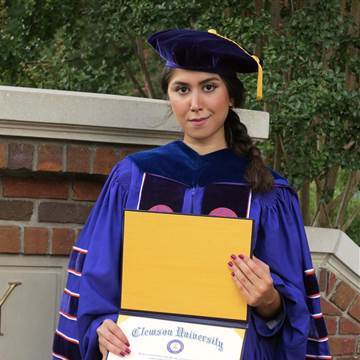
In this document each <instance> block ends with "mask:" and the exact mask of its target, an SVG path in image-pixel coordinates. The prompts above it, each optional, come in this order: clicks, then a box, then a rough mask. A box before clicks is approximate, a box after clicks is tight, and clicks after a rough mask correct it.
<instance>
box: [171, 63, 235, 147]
mask: <svg viewBox="0 0 360 360" xmlns="http://www.w3.org/2000/svg"><path fill="white" fill-rule="evenodd" d="M168 96H169V100H170V105H171V108H172V111H173V113H174V115H175V117H176V119H177V121H178V122H179V124H180V126H181V127H182V128H183V130H184V142H185V143H188V144H190V145H198V146H202V145H205V146H212V147H214V148H219V149H220V148H223V147H226V142H225V133H224V122H225V119H226V116H227V114H228V111H229V106H231V105H232V101H231V99H230V97H229V93H228V90H227V88H226V85H225V83H224V81H223V80H222V79H221V77H220V76H219V75H218V74H213V73H206V72H200V71H190V70H183V69H175V70H174V72H173V73H172V76H171V78H170V81H169V86H168Z"/></svg>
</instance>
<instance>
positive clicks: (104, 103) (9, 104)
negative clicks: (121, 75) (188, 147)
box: [0, 86, 269, 145]
mask: <svg viewBox="0 0 360 360" xmlns="http://www.w3.org/2000/svg"><path fill="white" fill-rule="evenodd" d="M236 111H237V112H238V113H239V115H240V117H241V119H242V121H243V122H244V124H245V125H246V126H247V128H248V131H249V134H250V136H252V137H254V138H258V139H266V138H268V135H269V113H267V112H264V111H255V110H246V109H236ZM0 135H6V136H23V137H39V138H51V139H53V138H56V139H64V138H67V139H69V140H83V141H99V142H108V143H129V144H142V145H162V144H165V143H168V142H169V141H172V140H174V139H178V138H180V137H181V136H182V135H181V131H180V128H179V126H178V124H177V122H176V121H175V119H174V117H173V116H170V112H169V103H168V101H166V100H159V99H148V98H139V97H131V96H121V95H108V94H96V93H86V92H76V91H63V90H48V89H34V88H26V87H14V86H0Z"/></svg>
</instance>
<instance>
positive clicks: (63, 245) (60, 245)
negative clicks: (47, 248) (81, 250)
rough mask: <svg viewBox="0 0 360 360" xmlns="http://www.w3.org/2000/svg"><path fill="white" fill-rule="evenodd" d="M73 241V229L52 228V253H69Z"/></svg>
mask: <svg viewBox="0 0 360 360" xmlns="http://www.w3.org/2000/svg"><path fill="white" fill-rule="evenodd" d="M74 242H75V231H74V230H73V229H53V235H52V254H53V255H69V254H70V251H71V248H72V246H73V245H74Z"/></svg>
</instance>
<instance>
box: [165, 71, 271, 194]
mask: <svg viewBox="0 0 360 360" xmlns="http://www.w3.org/2000/svg"><path fill="white" fill-rule="evenodd" d="M173 72H174V69H172V68H168V67H165V68H164V71H163V73H162V76H161V89H162V91H163V92H164V94H167V91H168V85H169V82H170V79H171V76H172V74H173ZM219 76H220V77H221V78H222V80H223V81H224V83H225V85H226V88H227V90H228V93H229V97H230V99H232V100H233V103H234V106H235V107H241V106H242V105H243V104H244V101H245V89H244V86H243V84H242V82H241V81H240V80H239V79H238V78H237V77H236V76H225V75H221V74H219ZM224 130H225V140H226V143H227V146H228V147H229V148H230V149H232V150H233V151H234V152H235V153H236V154H237V155H239V156H246V157H247V158H248V159H249V160H250V161H249V165H248V167H247V169H246V172H245V178H246V180H247V181H248V182H249V184H250V186H251V189H252V190H253V191H255V192H267V191H270V189H271V187H272V184H273V177H272V174H271V172H270V170H269V169H268V168H267V167H266V166H265V163H264V161H263V159H262V157H261V151H260V149H259V148H258V147H257V146H256V145H255V144H254V143H253V141H252V139H251V138H250V136H249V134H248V132H247V128H246V126H245V125H244V124H243V123H242V122H241V121H240V117H239V115H238V114H237V113H236V112H235V111H234V110H233V109H232V108H230V109H229V112H228V115H227V117H226V119H225V124H224Z"/></svg>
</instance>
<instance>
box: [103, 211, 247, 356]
mask: <svg viewBox="0 0 360 360" xmlns="http://www.w3.org/2000/svg"><path fill="white" fill-rule="evenodd" d="M124 216H125V218H124V240H123V252H122V257H123V259H122V260H123V261H122V273H121V280H122V281H121V304H120V315H119V318H118V322H117V323H118V325H119V326H120V327H121V329H122V330H123V331H124V333H125V334H126V336H127V337H128V340H129V342H130V348H131V354H130V355H128V356H127V358H128V359H134V360H140V359H149V360H150V359H152V360H162V359H164V360H165V359H176V360H199V359H212V360H217V359H218V360H222V359H224V360H225V359H226V360H232V359H234V360H235V359H236V360H238V359H239V358H240V357H241V352H242V344H243V342H244V338H245V336H246V328H247V320H248V311H247V304H246V302H245V300H244V299H243V298H242V297H241V296H240V295H239V291H238V289H237V288H236V286H235V284H234V283H233V281H232V279H231V276H229V270H228V269H227V267H226V263H227V262H228V258H229V255H230V254H232V253H234V252H236V253H243V254H248V255H250V252H251V240H252V226H253V224H252V221H251V220H249V219H239V218H225V217H212V216H196V215H184V214H174V213H172V214H165V213H153V212H147V211H125V215H124ZM109 359H117V357H116V356H115V355H113V354H110V355H109Z"/></svg>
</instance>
